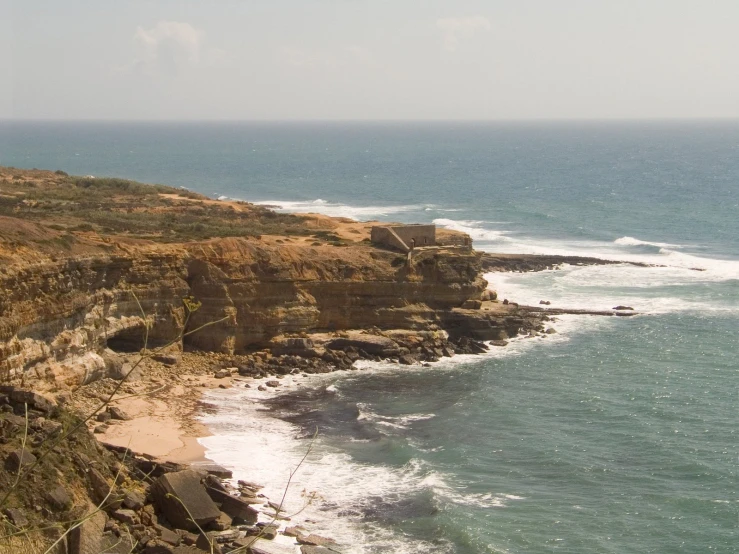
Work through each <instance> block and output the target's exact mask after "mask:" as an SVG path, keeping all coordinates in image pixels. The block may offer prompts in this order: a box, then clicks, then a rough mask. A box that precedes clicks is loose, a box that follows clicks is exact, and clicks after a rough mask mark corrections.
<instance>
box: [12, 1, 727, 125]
mask: <svg viewBox="0 0 739 554" xmlns="http://www.w3.org/2000/svg"><path fill="white" fill-rule="evenodd" d="M738 29H739V1H738V0H618V1H615V0H613V1H608V0H443V1H442V0H413V1H411V0H217V1H216V0H211V1H205V0H201V1H192V0H147V1H144V0H126V1H115V0H63V1H62V0H46V1H42V0H0V119H66V120H80V119H85V120H88V119H91V120H96V119H104V120H111V119H112V120H520V119H524V120H539V119H653V118H739V31H738Z"/></svg>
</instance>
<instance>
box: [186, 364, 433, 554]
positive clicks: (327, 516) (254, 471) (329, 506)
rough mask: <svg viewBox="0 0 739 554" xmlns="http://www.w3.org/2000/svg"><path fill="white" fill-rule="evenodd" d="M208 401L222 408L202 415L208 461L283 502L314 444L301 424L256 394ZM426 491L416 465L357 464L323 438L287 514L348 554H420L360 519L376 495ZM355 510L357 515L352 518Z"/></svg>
mask: <svg viewBox="0 0 739 554" xmlns="http://www.w3.org/2000/svg"><path fill="white" fill-rule="evenodd" d="M334 375H335V374H334ZM205 400H206V401H207V402H210V403H213V404H215V405H217V406H218V411H217V412H216V413H215V414H207V415H204V416H203V417H202V419H203V421H204V422H205V423H206V424H207V425H208V426H209V428H210V429H211V430H212V431H213V433H214V434H213V435H212V436H209V437H205V438H203V439H200V442H201V443H202V444H203V445H204V446H205V447H206V449H207V455H208V457H209V458H211V459H213V460H215V461H217V462H218V463H219V464H222V465H224V466H226V467H228V468H230V469H232V470H233V472H234V480H236V479H246V480H249V481H256V482H259V483H261V484H263V485H265V488H264V489H263V491H262V492H263V493H264V494H265V495H267V497H268V498H270V499H272V500H273V501H279V500H280V498H281V497H282V495H283V492H284V491H285V487H286V486H287V482H288V479H289V477H290V473H291V472H293V471H295V469H296V468H297V467H298V465H299V463H300V460H301V458H302V457H303V456H304V455H305V453H306V451H307V450H308V448H309V445H310V441H306V440H302V441H296V440H295V437H296V436H297V435H298V434H299V432H300V431H299V429H298V428H297V427H296V426H294V425H292V424H290V423H287V422H284V421H281V420H279V419H276V418H273V417H270V416H269V415H266V414H265V413H264V412H260V404H259V402H256V401H255V394H254V393H253V392H252V390H251V389H247V390H246V391H245V390H244V389H230V390H213V391H209V392H208V393H207V394H206V398H205ZM424 486H425V485H424V484H423V475H422V474H421V467H420V466H418V465H415V464H408V465H406V466H404V467H402V468H391V467H384V466H369V465H364V464H358V463H356V462H354V461H353V460H352V459H351V457H350V456H349V455H347V454H344V453H342V452H339V451H337V450H336V449H334V448H332V447H331V446H330V445H328V444H327V443H325V442H324V441H322V440H321V437H320V435H319V436H318V438H317V439H315V442H314V443H313V447H312V450H311V452H310V453H309V454H308V456H307V458H306V460H305V462H304V463H303V465H301V466H300V467H299V469H298V470H297V471H295V473H294V476H293V479H292V481H291V484H290V487H289V489H287V491H288V492H287V495H286V498H285V502H284V506H285V509H286V512H287V513H288V514H289V515H292V514H295V515H292V521H291V524H292V525H295V524H302V525H304V526H306V527H307V528H308V529H310V530H311V531H312V532H315V533H319V534H326V535H329V536H331V537H333V538H335V539H336V540H338V541H339V542H340V543H343V544H345V545H347V546H348V549H346V550H344V549H342V552H347V553H350V554H360V553H364V552H368V551H373V552H376V551H378V548H379V549H382V551H384V552H390V553H395V554H404V553H406V552H407V553H410V552H420V551H425V550H426V549H427V547H428V545H427V544H425V543H423V542H422V541H412V540H409V539H406V538H404V537H400V536H396V535H394V534H393V533H391V532H390V531H388V530H382V529H380V528H379V527H376V526H368V525H366V524H362V523H361V522H360V520H361V517H359V514H361V509H362V507H363V506H365V505H366V503H367V502H368V497H369V496H370V495H372V496H375V497H378V498H383V497H384V498H388V499H392V498H394V497H397V495H402V494H404V493H412V492H413V491H418V490H419V488H423V487H424ZM369 491H371V492H369ZM341 510H349V514H348V515H347V514H344V515H342V516H339V515H338V512H339V511H341ZM352 511H354V512H356V513H357V514H358V515H357V516H355V517H352V516H351V512H352ZM296 513H297V514H296ZM306 520H310V522H309V523H305V521H306ZM352 522H353V524H352Z"/></svg>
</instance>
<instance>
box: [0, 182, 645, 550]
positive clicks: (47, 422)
mask: <svg viewBox="0 0 739 554" xmlns="http://www.w3.org/2000/svg"><path fill="white" fill-rule="evenodd" d="M372 227H373V223H372V222H357V221H354V220H349V219H342V218H329V217H326V216H322V215H316V214H309V215H290V214H279V213H276V212H274V211H271V210H270V209H268V208H265V207H263V206H256V205H253V204H249V203H246V202H232V201H215V200H212V199H209V198H207V197H204V196H201V195H199V194H196V193H194V192H191V191H188V190H185V189H175V188H171V187H164V186H153V185H144V184H141V183H136V182H132V181H127V180H122V179H105V178H103V179H99V178H92V177H73V176H69V175H66V174H65V173H63V172H59V171H57V172H49V171H40V170H18V169H13V168H0V384H2V387H1V388H0V405H1V406H0V407H2V408H3V413H2V414H1V415H0V420H2V428H3V441H4V442H3V444H2V445H0V449H2V457H3V458H4V459H6V471H5V472H3V473H2V474H1V479H0V483H1V484H2V487H0V488H1V489H2V490H7V491H9V492H8V494H7V495H6V497H5V499H4V500H3V502H4V503H5V505H3V506H0V508H2V509H4V510H5V514H6V523H5V524H4V525H5V529H6V532H5V533H4V536H5V537H6V538H7V541H6V542H8V544H11V538H10V537H25V538H24V540H25V539H28V538H29V537H31V535H33V540H35V541H37V542H38V543H39V544H40V545H48V544H50V543H51V542H54V541H55V540H57V538H58V537H59V536H62V537H63V539H62V541H61V542H60V544H61V543H65V544H66V545H67V546H66V547H65V548H67V550H66V551H69V552H83V551H85V550H83V549H81V548H82V546H80V545H83V546H84V544H87V543H86V542H85V541H92V542H90V543H89V544H95V545H98V546H95V548H98V547H99V545H100V544H103V543H101V542H100V541H109V540H113V541H114V540H119V539H120V538H121V537H129V538H132V539H131V541H132V544H131V545H129V550H130V547H133V549H134V551H145V552H155V551H156V552H159V551H161V552H165V551H172V552H179V551H177V550H175V549H177V548H185V546H187V548H191V549H192V551H193V552H195V551H196V550H195V548H196V544H197V543H198V540H199V541H200V547H203V545H206V547H210V546H211V545H213V544H216V537H215V535H212V534H209V533H221V534H220V535H218V537H220V538H219V539H218V544H223V545H224V547H226V548H243V549H246V550H248V549H249V548H251V551H254V552H258V551H260V550H258V549H257V548H256V547H255V545H250V544H246V545H245V544H243V543H239V542H238V541H243V540H244V539H245V537H246V536H248V535H249V533H251V535H250V536H258V537H259V538H260V542H263V543H266V542H267V541H266V536H265V535H273V533H272V532H271V531H265V527H267V528H269V529H272V528H273V527H271V526H270V525H272V524H273V523H274V522H275V521H277V520H278V519H279V517H280V513H279V509H276V508H275V506H274V505H273V506H272V507H271V508H270V503H269V501H268V500H267V499H258V497H257V494H256V489H254V488H250V487H249V486H246V485H245V486H242V487H241V490H240V493H238V491H236V490H235V489H234V490H229V489H228V487H226V486H225V485H224V484H223V483H221V482H220V481H216V479H217V476H218V475H221V476H223V475H227V474H228V472H227V471H225V470H222V468H221V469H218V468H215V469H214V468H210V467H209V466H208V465H207V460H205V459H204V457H203V450H202V448H201V447H200V446H199V445H198V444H197V440H196V439H197V437H200V436H203V435H204V434H206V433H207V429H205V428H204V427H203V426H202V425H200V424H199V423H198V422H197V419H196V417H195V415H196V413H197V411H198V410H199V409H202V406H201V405H200V404H199V399H200V392H201V391H202V390H205V389H206V388H208V387H229V386H233V385H237V384H239V381H240V380H242V381H241V382H242V384H249V382H246V381H243V380H249V381H251V382H254V381H252V380H253V379H255V378H256V379H263V381H261V382H260V384H259V385H258V386H260V387H265V388H267V387H272V388H275V389H277V388H278V387H279V378H280V377H282V376H284V375H287V374H295V373H302V374H311V373H324V372H329V371H333V370H336V369H349V368H352V367H354V363H355V362H356V361H357V360H360V359H370V360H375V361H379V360H387V361H391V362H393V363H397V364H400V365H408V366H412V365H422V364H428V363H431V362H434V361H437V360H439V359H442V358H444V357H451V356H454V355H457V354H479V353H482V352H485V351H487V350H488V349H490V348H505V346H506V344H507V341H508V340H509V339H510V338H512V337H516V336H520V335H526V336H546V335H547V334H551V333H553V332H554V329H553V328H552V327H551V320H552V317H553V316H556V315H559V314H562V313H592V314H594V315H633V311H632V310H630V309H629V308H628V307H621V308H623V309H620V310H615V309H614V310H613V311H608V312H602V311H601V312H590V311H588V310H558V309H556V308H551V307H549V306H546V305H544V306H535V307H527V306H519V305H518V304H516V303H515V302H509V301H507V300H506V301H500V300H498V298H497V295H496V293H495V292H494V291H492V290H490V289H489V287H488V283H487V282H486V281H485V280H484V279H483V278H482V273H483V271H493V270H496V268H497V269H498V270H505V271H511V270H521V271H529V270H540V269H547V268H551V267H554V266H556V265H558V264H561V263H584V264H591V263H614V262H607V261H603V260H598V259H577V260H572V259H564V258H558V259H554V258H555V257H551V256H550V257H546V259H544V258H542V257H539V258H537V257H535V256H526V257H515V256H502V257H501V256H492V255H483V254H481V253H479V252H476V251H475V250H474V249H473V248H472V246H471V240H470V238H469V237H468V236H467V235H464V234H463V233H459V232H455V231H449V230H444V229H435V230H434V231H435V234H434V237H433V245H430V246H429V245H428V243H425V242H424V243H421V242H420V241H419V242H418V243H417V242H416V240H415V239H414V238H412V237H411V236H410V235H408V237H403V236H400V235H402V232H401V233H400V235H398V234H397V233H395V234H396V237H399V238H398V240H399V241H400V243H399V244H401V243H402V245H405V246H406V248H405V249H403V248H397V247H394V244H393V243H392V241H391V242H390V243H388V244H377V241H375V242H374V243H373V241H372ZM425 236H426V235H425ZM428 236H430V235H428ZM409 237H411V238H409ZM393 240H394V239H393ZM409 241H413V243H412V246H411V247H409V246H408V244H407V243H408V242H409ZM395 246H397V245H395ZM261 383H263V384H261ZM255 386H256V385H255ZM29 410H30V411H29ZM27 414H28V415H27ZM29 429H30V435H29ZM29 437H30V442H29ZM80 437H82V438H80ZM98 439H99V440H98ZM27 455H28V456H31V457H28V456H27ZM7 460H10V462H8V461H7ZM13 460H15V461H16V462H17V463H15V464H14V463H13ZM50 464H51V465H50ZM54 464H56V465H55V466H54ZM185 464H194V466H193V467H196V468H200V469H202V470H203V474H202V475H201V476H200V477H198V478H194V477H192V475H190V474H187V475H183V471H188V470H186V469H185ZM11 466H12V467H11ZM54 467H55V468H56V471H52V468H54ZM92 470H94V471H92ZM206 474H208V475H210V476H209V477H205V475H206ZM167 475H169V477H167ZM121 476H123V477H121ZM180 478H181V479H183V480H186V478H187V483H189V484H188V485H187V486H185V485H183V487H184V488H183V489H181V490H179V491H178V492H177V494H180V493H181V494H183V495H189V494H190V493H192V494H193V495H196V496H197V495H198V494H200V493H201V492H202V493H203V494H205V493H206V492H207V494H206V497H207V498H211V500H212V501H213V502H214V503H215V505H216V508H211V507H210V506H209V505H208V503H207V501H205V500H202V502H200V504H198V503H195V504H193V505H192V506H191V508H192V509H193V510H195V509H196V508H202V506H203V505H206V506H207V507H209V508H210V509H211V511H213V510H217V511H218V514H217V515H216V516H215V517H213V518H208V517H206V518H204V519H203V520H202V522H201V525H199V526H196V528H192V526H190V525H188V524H187V521H185V522H184V523H182V522H179V521H178V519H177V518H178V516H177V514H176V513H175V512H177V509H176V507H172V506H168V504H167V501H166V495H165V496H162V494H159V493H158V492H157V491H160V490H164V489H166V488H167V487H169V486H170V485H171V483H169V481H168V480H176V479H180ZM39 479H44V480H45V481H44V482H45V486H46V487H47V488H49V489H50V490H54V491H56V492H57V493H58V494H56V495H51V496H49V495H47V494H39V493H34V492H33V486H32V484H33V483H36V482H38V480H39ZM16 480H17V481H18V482H19V483H20V484H19V485H18V484H15V482H16ZM183 482H184V481H183ZM175 488H176V487H175ZM201 488H202V489H203V490H202V491H201ZM57 489H59V490H57ZM212 489H216V491H217V492H213V490H212ZM167 490H169V489H167ZM172 490H174V489H172ZM101 491H103V492H105V494H103V493H102V492H101ZM188 491H189V492H188ZM193 491H194V492H193ZM169 492H170V494H174V493H173V492H172V491H171V490H170V491H169ZM231 493H234V494H237V493H238V494H240V495H241V496H234V495H233V494H231ZM224 494H225V495H226V496H233V498H248V499H257V500H255V501H254V502H251V501H250V502H251V504H258V505H266V506H267V509H266V510H263V515H264V517H268V516H267V515H265V514H267V512H268V511H269V510H272V513H273V516H274V517H273V518H272V520H271V522H270V523H268V524H265V521H264V520H262V521H261V523H262V525H261V526H255V524H256V523H257V519H258V514H255V513H252V512H251V511H249V510H246V508H244V506H243V505H242V504H243V502H242V503H241V504H238V503H237V504H238V505H237V506H236V507H235V508H234V507H233V506H232V505H231V504H233V503H234V502H236V501H234V500H230V499H229V498H225V497H223V495H224ZM137 495H138V496H137ZM201 496H202V495H201ZM134 497H135V498H134ZM132 498H133V499H132ZM250 502H247V504H249V503H250ZM124 505H125V506H124ZM122 506H124V507H122ZM37 508H38V509H37ZM250 509H251V510H254V509H253V508H250ZM8 510H13V511H11V512H8ZM121 510H123V512H121ZM129 512H130V513H129ZM214 513H215V512H214ZM247 514H248V517H247ZM221 516H223V517H221ZM187 519H188V518H185V520H187ZM93 520H94V521H96V522H97V523H95V526H93V527H90V525H89V524H88V522H91V521H93ZM70 522H72V523H70ZM178 523H182V525H180V526H179V527H178ZM239 525H241V527H239ZM283 527H284V525H283ZM41 528H44V529H46V528H50V529H52V531H50V532H45V533H41V532H37V531H36V530H38V529H41ZM70 528H74V529H77V531H75V532H76V533H77V534H76V535H75V534H74V533H72V534H68V535H65V534H64V533H65V531H66V530H68V529H70ZM83 528H85V529H87V530H86V531H84V532H82V531H80V530H81V529H83ZM178 529H182V531H184V533H179V531H178ZM274 529H277V528H276V527H275V528H274ZM28 530H33V532H30V531H28ZM284 531H285V529H283V539H281V540H283V542H284V546H285V548H286V549H287V548H289V547H290V544H288V543H290V542H291V541H292V542H293V543H295V544H297V543H300V544H303V545H305V546H310V547H314V548H328V547H327V545H328V544H329V543H328V542H325V541H324V542H321V540H319V539H321V537H318V538H315V539H314V540H313V541H312V542H311V541H310V540H309V539H307V538H306V537H308V536H309V535H310V533H309V530H307V531H293V537H289V535H290V533H287V532H284ZM275 532H276V531H275ZM178 533H179V534H178ZM185 533H190V534H189V535H188V534H185ZM198 534H200V535H202V536H201V537H198ZM295 535H297V536H298V538H297V539H295V540H293V539H294V537H295ZM74 537H77V538H74ZM203 537H204V538H203ZM286 537H289V539H290V540H288V538H286ZM300 537H303V539H304V540H302V542H301V539H300ZM12 540H16V539H15V538H12ZM29 540H30V539H29ZM203 540H204V541H205V543H203ZM75 541H76V542H75ZM95 541H98V542H95ZM306 541H307V542H306ZM2 542H3V539H0V552H2V551H3V550H2V548H3V546H2ZM278 543H280V541H277V543H274V544H278ZM12 544H17V543H12ZM270 544H272V543H270ZM75 545H76V546H75ZM74 548H77V550H74ZM90 548H92V547H90ZM155 548H160V549H165V550H154V549H155ZM167 548H169V550H166V549H167ZM264 548H265V549H266V548H268V547H267V546H264ZM296 548H297V546H295V545H293V550H292V551H293V552H296V550H295V549H296ZM147 549H148V550H147ZM41 551H43V550H41ZM127 551H128V550H127ZM189 551H190V550H188V552H189ZM264 551H269V550H264ZM285 551H286V552H287V551H289V550H285ZM303 551H304V552H306V551H311V552H319V551H321V552H323V550H306V549H305V548H303ZM85 552H86V551H85ZM182 552H184V550H182Z"/></svg>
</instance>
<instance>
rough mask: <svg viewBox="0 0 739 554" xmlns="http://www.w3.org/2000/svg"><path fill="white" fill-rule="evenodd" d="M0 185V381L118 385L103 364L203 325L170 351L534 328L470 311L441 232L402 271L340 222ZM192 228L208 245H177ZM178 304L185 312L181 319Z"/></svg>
mask: <svg viewBox="0 0 739 554" xmlns="http://www.w3.org/2000/svg"><path fill="white" fill-rule="evenodd" d="M3 171H4V173H3ZM0 178H2V180H0V198H2V200H3V202H0V260H2V261H3V262H4V263H3V264H2V266H1V267H0V375H2V376H4V377H5V378H6V379H7V378H11V379H13V380H26V381H27V380H35V381H38V382H44V383H47V384H48V385H49V386H61V387H64V386H74V385H77V384H80V383H85V382H89V381H91V380H94V379H97V378H99V377H101V376H103V375H106V374H107V375H111V374H112V375H114V374H115V373H116V372H117V371H120V370H121V368H120V363H119V362H118V361H116V360H117V358H116V356H115V353H116V352H138V351H139V350H140V349H141V348H142V347H143V346H144V340H145V338H144V337H147V338H146V340H147V341H148V345H149V346H150V347H152V346H159V345H163V344H166V343H167V342H168V341H170V340H172V339H175V338H176V337H178V335H180V334H181V333H183V332H184V333H189V332H190V331H193V330H195V329H197V328H198V327H200V326H202V325H206V324H208V327H206V328H204V329H202V330H200V331H198V332H193V333H191V334H186V335H185V337H184V339H183V340H181V341H176V342H175V345H174V346H175V349H177V348H185V349H199V350H206V351H216V352H226V353H243V352H246V351H249V350H253V349H257V348H262V347H265V346H266V345H268V344H269V342H270V340H271V339H273V338H274V337H275V336H278V335H284V334H291V333H293V334H294V333H313V332H332V331H342V330H347V329H370V328H376V329H381V330H388V329H405V330H436V329H447V330H449V331H450V333H451V334H453V335H458V336H461V335H465V334H469V335H470V336H472V337H474V338H478V339H500V338H505V336H507V335H511V334H515V333H517V332H518V330H519V329H521V328H526V327H532V326H535V325H536V323H535V322H533V320H531V319H530V318H529V319H527V318H526V317H521V316H520V315H517V314H515V313H513V311H512V312H511V313H508V312H505V311H503V312H501V310H494V311H493V312H486V311H481V310H479V307H480V302H479V299H480V298H481V295H482V293H483V291H484V290H485V288H486V282H485V281H484V280H483V279H482V278H481V277H480V275H481V265H480V256H479V254H478V253H476V252H475V251H473V250H472V249H470V248H465V247H457V246H444V243H445V242H444V235H443V234H442V235H441V236H440V237H439V242H440V243H441V244H442V246H441V247H435V248H428V249H417V250H416V251H415V252H414V253H413V255H412V256H410V257H407V256H405V255H400V254H398V253H396V252H392V251H389V250H383V249H379V248H375V247H373V246H372V245H371V244H369V241H368V238H369V227H370V226H369V225H368V224H359V223H356V222H351V221H349V220H336V219H330V218H324V217H321V216H308V217H295V216H280V215H277V214H273V215H270V214H271V212H267V211H265V210H264V209H263V208H257V207H254V206H251V205H248V204H245V203H228V202H214V201H211V200H208V199H206V198H203V197H199V196H197V195H193V194H189V195H188V196H187V197H183V196H181V195H180V193H179V192H178V191H176V190H174V189H167V188H166V187H158V188H154V187H149V188H147V187H145V186H144V185H139V184H130V182H127V181H121V182H118V181H104V182H103V181H101V182H100V183H90V182H88V181H85V180H79V179H74V178H69V177H66V176H64V175H59V174H51V173H48V172H22V171H19V170H10V169H7V168H5V169H2V168H0ZM142 187H143V188H142ZM80 189H84V190H82V192H81V190H80ZM101 191H102V192H101ZM131 191H134V192H133V193H132V192H131ZM103 192H104V193H105V194H104V195H103ZM137 199H138V200H137ZM137 202H138V204H137ZM3 210H4V211H3ZM101 210H102V212H101ZM100 213H103V214H104V215H100ZM151 221H155V222H156V221H158V222H159V224H158V225H152V224H151ZM184 221H187V222H188V224H187V226H184V223H183V222H184ZM234 221H242V222H243V226H235V225H234ZM198 226H201V227H200V228H202V229H204V230H205V231H203V232H204V233H205V234H206V235H210V236H204V237H203V238H201V239H199V240H185V239H189V238H192V237H190V236H188V234H191V233H192V232H194V231H193V230H192V229H195V228H198ZM19 229H21V232H19ZM172 229H180V230H181V232H180V233H179V234H178V233H174V234H173V233H172V232H171V230H172ZM245 229H248V230H249V231H248V232H246V231H245ZM213 235H215V236H213ZM223 235H225V236H223ZM453 238H454V237H452V239H453ZM456 238H459V237H456ZM455 242H459V241H455V240H448V244H453V243H455ZM186 297H193V298H195V299H196V300H197V302H199V303H200V308H199V309H198V310H197V311H195V312H194V313H192V314H191V317H190V318H189V320H188V319H187V315H188V314H187V310H186V308H185V306H184V304H183V299H184V298H186ZM214 322H215V323H214ZM185 326H186V328H185Z"/></svg>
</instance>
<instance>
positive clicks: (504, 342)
mask: <svg viewBox="0 0 739 554" xmlns="http://www.w3.org/2000/svg"><path fill="white" fill-rule="evenodd" d="M490 344H491V345H492V346H508V341H507V340H491V341H490Z"/></svg>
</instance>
